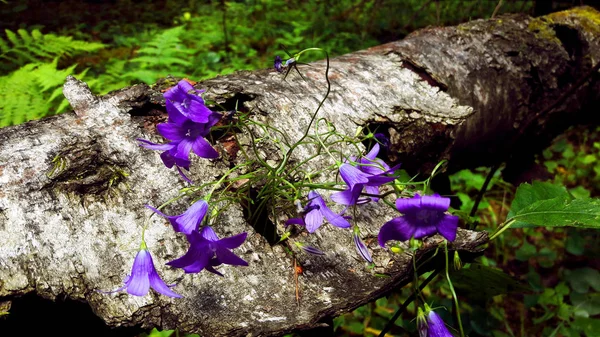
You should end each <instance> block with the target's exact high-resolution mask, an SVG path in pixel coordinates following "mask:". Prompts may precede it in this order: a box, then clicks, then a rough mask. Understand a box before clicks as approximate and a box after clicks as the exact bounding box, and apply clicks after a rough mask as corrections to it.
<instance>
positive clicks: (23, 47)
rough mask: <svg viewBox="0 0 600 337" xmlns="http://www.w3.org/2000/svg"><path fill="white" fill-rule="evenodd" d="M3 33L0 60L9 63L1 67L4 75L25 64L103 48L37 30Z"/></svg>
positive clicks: (92, 43)
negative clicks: (4, 35)
mask: <svg viewBox="0 0 600 337" xmlns="http://www.w3.org/2000/svg"><path fill="white" fill-rule="evenodd" d="M5 32H6V40H5V39H2V38H1V37H0V59H5V60H7V61H9V62H10V64H9V65H8V67H6V66H2V69H1V70H3V72H5V73H6V72H8V71H10V70H15V69H17V68H19V67H22V66H24V65H25V64H27V63H38V62H48V61H50V60H52V59H54V58H56V57H61V56H63V55H66V56H73V55H75V54H77V53H82V52H92V51H96V50H98V49H102V48H104V44H102V43H97V42H86V41H80V40H73V38H72V37H69V36H57V35H54V34H42V33H41V32H40V31H39V30H37V29H34V30H32V31H31V33H29V32H28V31H26V30H25V29H19V30H17V32H16V33H15V32H13V31H11V30H9V29H6V30H5ZM5 67H6V68H5Z"/></svg>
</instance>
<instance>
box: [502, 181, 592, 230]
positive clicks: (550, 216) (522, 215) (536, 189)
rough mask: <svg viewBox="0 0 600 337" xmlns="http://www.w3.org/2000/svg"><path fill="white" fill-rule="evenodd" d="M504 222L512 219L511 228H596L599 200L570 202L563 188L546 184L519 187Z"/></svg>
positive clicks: (569, 197)
mask: <svg viewBox="0 0 600 337" xmlns="http://www.w3.org/2000/svg"><path fill="white" fill-rule="evenodd" d="M508 219H509V220H515V223H513V224H512V227H513V228H521V227H532V226H546V227H563V226H573V227H584V228H600V200H599V199H588V198H584V199H573V197H572V196H571V195H570V194H569V193H568V192H567V190H566V189H565V188H564V187H562V186H557V185H553V184H550V183H545V182H534V183H533V185H529V184H522V185H521V186H519V188H518V189H517V193H516V194H515V199H514V201H513V203H512V206H511V210H510V212H509V213H508Z"/></svg>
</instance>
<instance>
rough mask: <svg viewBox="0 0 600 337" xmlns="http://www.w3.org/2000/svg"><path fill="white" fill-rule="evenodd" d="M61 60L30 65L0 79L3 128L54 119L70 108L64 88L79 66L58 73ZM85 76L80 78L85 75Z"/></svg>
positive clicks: (0, 108) (81, 74)
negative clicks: (39, 119) (67, 78)
mask: <svg viewBox="0 0 600 337" xmlns="http://www.w3.org/2000/svg"><path fill="white" fill-rule="evenodd" d="M57 63H58V58H55V59H54V60H53V61H52V62H49V63H29V64H26V65H24V66H22V67H21V68H19V69H18V70H16V71H14V72H12V73H11V74H9V75H7V76H2V77H0V127H4V126H8V125H14V124H20V123H24V122H27V121H29V120H32V119H37V118H41V117H44V116H49V115H53V114H56V113H59V112H62V111H64V110H66V108H67V107H68V106H69V103H68V102H67V100H66V99H64V97H62V85H63V83H64V81H65V78H66V77H67V75H70V74H72V73H73V71H74V70H75V67H76V66H77V65H76V64H74V65H72V66H70V67H69V68H67V69H62V70H59V69H56V66H57ZM85 72H86V71H84V72H82V73H80V74H78V75H76V76H77V77H79V78H81V77H83V76H84V75H85Z"/></svg>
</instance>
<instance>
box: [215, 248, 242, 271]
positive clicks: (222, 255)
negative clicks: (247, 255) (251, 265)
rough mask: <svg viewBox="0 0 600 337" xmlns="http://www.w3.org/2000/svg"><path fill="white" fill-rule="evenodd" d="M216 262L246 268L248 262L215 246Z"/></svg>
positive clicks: (227, 250) (225, 249)
mask: <svg viewBox="0 0 600 337" xmlns="http://www.w3.org/2000/svg"><path fill="white" fill-rule="evenodd" d="M216 254H217V260H218V261H219V262H220V263H224V264H229V265H233V266H247V265H248V262H246V261H244V260H243V259H242V258H241V257H239V256H237V255H235V254H234V253H232V252H231V251H230V250H229V249H227V248H225V247H222V246H221V245H219V244H216Z"/></svg>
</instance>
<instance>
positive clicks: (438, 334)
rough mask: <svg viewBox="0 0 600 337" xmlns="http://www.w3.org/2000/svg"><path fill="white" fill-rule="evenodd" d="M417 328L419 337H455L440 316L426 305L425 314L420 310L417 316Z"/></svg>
mask: <svg viewBox="0 0 600 337" xmlns="http://www.w3.org/2000/svg"><path fill="white" fill-rule="evenodd" d="M417 328H418V329H419V337H453V336H452V334H451V333H450V331H448V328H446V326H445V325H444V321H443V320H442V318H441V317H440V315H438V314H436V313H435V311H433V310H431V308H430V307H429V306H428V305H427V304H425V313H423V310H422V309H421V308H419V311H418V314H417Z"/></svg>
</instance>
